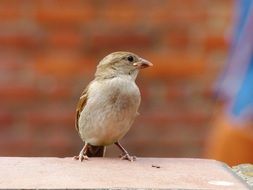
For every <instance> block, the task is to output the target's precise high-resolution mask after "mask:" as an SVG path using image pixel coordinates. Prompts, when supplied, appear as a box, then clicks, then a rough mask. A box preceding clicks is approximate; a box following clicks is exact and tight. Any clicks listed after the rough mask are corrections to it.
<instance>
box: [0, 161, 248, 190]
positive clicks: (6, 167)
mask: <svg viewBox="0 0 253 190" xmlns="http://www.w3.org/2000/svg"><path fill="white" fill-rule="evenodd" d="M0 188H1V189H6V188H12V189H21V188H24V189H86V188H95V189H98V188H103V189H115V188H117V189H118V188H134V189H138V188H156V189H159V188H164V189H165V188H166V189H221V190H222V189H224V190H227V189H230V190H231V189H235V190H238V189H240V190H243V189H249V187H248V186H247V185H246V183H244V182H243V181H242V180H241V179H240V178H239V177H237V176H236V175H235V174H234V173H233V172H232V171H231V170H230V169H229V168H228V167H227V166H226V165H225V164H223V163H221V162H218V161H215V160H204V159H183V158H182V159H174V158H137V161H135V162H129V161H126V160H119V159H117V158H92V159H90V160H88V161H84V162H82V163H80V162H78V161H75V160H72V159H71V158H53V157H51V158H41V157H38V158H26V157H23V158H22V157H0Z"/></svg>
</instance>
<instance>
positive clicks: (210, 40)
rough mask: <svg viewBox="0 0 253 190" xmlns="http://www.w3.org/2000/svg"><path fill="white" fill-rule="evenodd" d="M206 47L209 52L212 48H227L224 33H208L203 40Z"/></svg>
mask: <svg viewBox="0 0 253 190" xmlns="http://www.w3.org/2000/svg"><path fill="white" fill-rule="evenodd" d="M203 44H204V48H205V50H206V51H207V52H210V51H212V50H227V48H228V43H227V42H226V40H225V37H224V36H223V35H217V36H213V35H207V36H206V37H205V39H204V40H203Z"/></svg>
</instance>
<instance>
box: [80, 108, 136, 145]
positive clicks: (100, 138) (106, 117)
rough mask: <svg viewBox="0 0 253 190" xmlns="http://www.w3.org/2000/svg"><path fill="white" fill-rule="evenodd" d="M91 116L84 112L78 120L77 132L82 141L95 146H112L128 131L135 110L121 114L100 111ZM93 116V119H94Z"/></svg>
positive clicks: (113, 111) (105, 110) (108, 110)
mask: <svg viewBox="0 0 253 190" xmlns="http://www.w3.org/2000/svg"><path fill="white" fill-rule="evenodd" d="M93 113H95V114H92V115H93V116H91V114H90V112H88V111H86V110H84V112H83V113H82V114H81V116H80V119H79V132H80V135H81V138H82V140H83V141H85V142H87V143H89V144H91V145H96V146H102V145H103V146H105V145H110V144H113V143H114V142H116V141H118V140H119V139H121V138H122V137H123V136H124V135H125V134H126V133H127V132H128V130H129V129H130V127H131V125H132V123H133V121H134V118H135V116H136V110H124V111H121V112H118V111H115V110H111V109H110V108H107V109H100V110H97V111H95V112H93ZM94 116H95V117H94Z"/></svg>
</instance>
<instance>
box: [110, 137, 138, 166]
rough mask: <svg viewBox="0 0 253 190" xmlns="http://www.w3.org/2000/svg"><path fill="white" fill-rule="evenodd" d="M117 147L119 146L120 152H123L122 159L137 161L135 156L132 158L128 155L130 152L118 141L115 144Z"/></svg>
mask: <svg viewBox="0 0 253 190" xmlns="http://www.w3.org/2000/svg"><path fill="white" fill-rule="evenodd" d="M114 144H115V145H117V147H119V148H120V150H121V151H122V153H123V155H122V156H121V157H120V158H121V159H125V160H129V161H131V162H133V161H135V160H136V157H135V156H130V155H129V154H128V152H127V151H126V149H124V147H123V146H122V145H121V144H120V143H119V142H118V141H117V142H115V143H114Z"/></svg>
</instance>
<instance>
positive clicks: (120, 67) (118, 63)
mask: <svg viewBox="0 0 253 190" xmlns="http://www.w3.org/2000/svg"><path fill="white" fill-rule="evenodd" d="M151 66H153V64H152V63H150V62H149V61H147V60H145V59H143V58H141V57H139V56H138V55H136V54H134V53H131V52H114V53H111V54H109V55H107V56H106V57H104V58H103V59H102V60H101V61H100V62H99V64H98V66H97V71H96V74H95V76H96V77H101V78H110V77H115V76H120V75H130V76H131V77H132V78H133V79H135V78H136V76H137V74H138V72H139V70H140V69H143V68H147V67H151Z"/></svg>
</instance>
